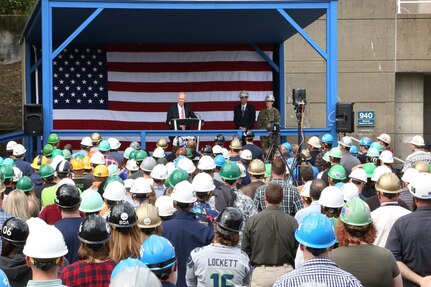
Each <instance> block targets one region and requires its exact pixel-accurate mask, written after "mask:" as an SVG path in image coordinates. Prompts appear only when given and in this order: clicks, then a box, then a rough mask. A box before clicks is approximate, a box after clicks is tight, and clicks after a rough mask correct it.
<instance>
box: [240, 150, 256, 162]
mask: <svg viewBox="0 0 431 287" xmlns="http://www.w3.org/2000/svg"><path fill="white" fill-rule="evenodd" d="M239 157H240V158H242V159H243V160H252V159H253V155H252V154H251V151H249V150H248V149H244V150H242V151H241V154H240V156H239Z"/></svg>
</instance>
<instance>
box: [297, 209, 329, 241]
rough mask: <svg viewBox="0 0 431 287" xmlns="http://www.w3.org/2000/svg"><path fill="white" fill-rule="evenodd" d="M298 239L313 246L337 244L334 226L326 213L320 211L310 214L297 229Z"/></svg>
mask: <svg viewBox="0 0 431 287" xmlns="http://www.w3.org/2000/svg"><path fill="white" fill-rule="evenodd" d="M295 238H296V240H297V241H298V242H299V243H301V244H303V245H305V246H307V247H311V248H318V249H323V248H328V247H331V246H332V245H334V244H335V242H336V241H337V238H336V237H335V232H334V226H333V224H332V222H331V220H329V218H328V217H326V215H323V214H321V213H318V212H313V213H310V214H308V215H307V216H305V217H304V219H303V220H302V223H301V224H300V225H299V227H298V229H296V231H295Z"/></svg>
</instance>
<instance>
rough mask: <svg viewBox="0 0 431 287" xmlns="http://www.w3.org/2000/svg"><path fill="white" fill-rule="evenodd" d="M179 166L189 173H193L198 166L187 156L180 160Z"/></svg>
mask: <svg viewBox="0 0 431 287" xmlns="http://www.w3.org/2000/svg"><path fill="white" fill-rule="evenodd" d="M177 167H178V168H181V169H184V170H185V171H187V173H188V174H192V173H193V172H194V171H195V170H196V167H195V165H194V164H193V162H192V161H191V160H190V159H188V158H186V157H182V158H181V159H180V160H179V161H178V165H177Z"/></svg>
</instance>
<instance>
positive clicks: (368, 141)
mask: <svg viewBox="0 0 431 287" xmlns="http://www.w3.org/2000/svg"><path fill="white" fill-rule="evenodd" d="M371 143H372V141H371V139H370V138H369V137H362V138H361V140H360V141H359V145H363V146H366V147H369V146H370V145H371Z"/></svg>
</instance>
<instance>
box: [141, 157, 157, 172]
mask: <svg viewBox="0 0 431 287" xmlns="http://www.w3.org/2000/svg"><path fill="white" fill-rule="evenodd" d="M156 164H157V162H156V160H155V159H154V158H152V157H150V156H148V157H146V158H145V159H144V160H143V161H142V162H141V165H140V168H141V169H142V170H143V171H146V172H151V171H152V170H153V168H154V167H155V166H156Z"/></svg>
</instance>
